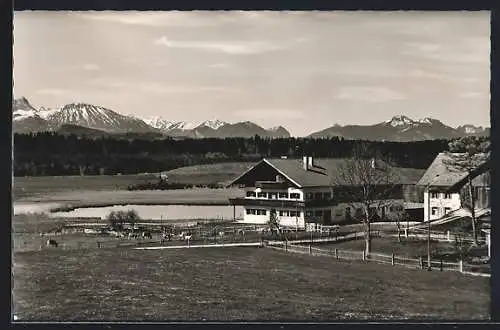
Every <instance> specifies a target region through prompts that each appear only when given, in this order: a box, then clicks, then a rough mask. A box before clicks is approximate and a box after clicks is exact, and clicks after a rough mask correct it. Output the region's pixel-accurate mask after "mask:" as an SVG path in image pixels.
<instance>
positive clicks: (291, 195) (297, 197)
mask: <svg viewBox="0 0 500 330" xmlns="http://www.w3.org/2000/svg"><path fill="white" fill-rule="evenodd" d="M290 198H291V199H299V198H300V194H297V193H291V194H290Z"/></svg>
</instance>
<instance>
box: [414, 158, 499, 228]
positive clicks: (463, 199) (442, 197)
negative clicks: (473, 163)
mask: <svg viewBox="0 0 500 330" xmlns="http://www.w3.org/2000/svg"><path fill="white" fill-rule="evenodd" d="M452 156H453V154H450V153H440V154H438V155H437V156H436V158H435V159H434V161H433V162H432V164H431V165H430V166H429V168H428V169H427V171H426V172H425V174H424V175H423V177H422V178H421V179H420V180H419V182H418V183H417V185H418V186H420V187H423V189H424V220H425V221H429V220H430V221H432V220H436V219H439V218H443V217H445V216H446V215H447V214H449V213H451V212H453V211H457V210H459V209H461V208H463V207H464V206H467V207H469V206H470V205H469V196H470V195H469V186H468V181H469V175H468V174H467V173H465V172H464V171H458V170H456V169H453V168H452V167H451V165H449V164H450V161H451V159H452ZM471 180H472V185H473V194H474V199H475V203H474V204H475V205H474V208H475V209H485V208H489V207H490V206H491V205H490V168H489V162H487V161H485V163H484V164H482V165H480V166H478V168H477V170H475V171H473V172H472V174H471Z"/></svg>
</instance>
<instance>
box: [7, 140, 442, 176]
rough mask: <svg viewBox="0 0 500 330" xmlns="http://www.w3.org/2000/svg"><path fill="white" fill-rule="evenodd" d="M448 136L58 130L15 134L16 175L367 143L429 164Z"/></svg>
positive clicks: (326, 153)
mask: <svg viewBox="0 0 500 330" xmlns="http://www.w3.org/2000/svg"><path fill="white" fill-rule="evenodd" d="M448 142H449V141H448V140H428V141H415V142H369V141H359V140H345V139H342V138H328V139H324V138H323V139H310V138H281V139H271V138H261V137H259V136H255V137H253V138H225V139H216V138H209V139H182V140H179V139H174V138H164V139H146V138H144V139H142V138H134V139H120V138H116V137H112V136H106V137H99V138H90V137H82V136H77V135H60V134H57V133H54V132H44V133H31V134H15V135H14V164H13V165H14V175H15V176H45V175H51V176H52V175H100V174H101V175H103V174H118V173H122V174H135V173H144V172H149V173H156V172H160V171H168V170H171V169H174V168H178V167H183V166H189V165H197V164H210V163H219V162H233V161H258V160H260V159H261V158H263V157H268V158H273V157H274V158H279V157H283V156H286V157H288V158H300V157H302V156H303V155H312V156H314V157H318V158H342V157H350V156H351V155H352V152H353V150H354V149H355V148H356V147H357V146H359V145H360V144H367V145H368V146H369V148H368V149H367V150H368V151H367V153H366V157H372V156H378V157H383V158H385V159H391V161H393V162H394V163H395V164H396V165H398V166H401V167H412V168H422V169H423V168H427V167H428V166H429V165H430V163H431V162H432V161H433V160H434V158H435V156H436V155H437V154H438V153H439V152H442V151H444V150H447V149H448Z"/></svg>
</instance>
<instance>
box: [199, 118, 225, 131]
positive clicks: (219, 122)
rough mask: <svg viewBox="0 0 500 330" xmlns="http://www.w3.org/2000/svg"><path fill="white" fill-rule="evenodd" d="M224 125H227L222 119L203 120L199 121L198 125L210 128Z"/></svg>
mask: <svg viewBox="0 0 500 330" xmlns="http://www.w3.org/2000/svg"><path fill="white" fill-rule="evenodd" d="M224 125H227V123H226V122H224V121H222V120H219V119H210V120H207V121H204V122H203V123H201V124H200V125H199V126H206V127H210V128H211V129H215V130H216V129H218V128H220V127H222V126H224Z"/></svg>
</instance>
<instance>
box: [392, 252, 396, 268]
mask: <svg viewBox="0 0 500 330" xmlns="http://www.w3.org/2000/svg"><path fill="white" fill-rule="evenodd" d="M394 259H395V257H394V253H393V254H392V256H391V265H393V266H394Z"/></svg>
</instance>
